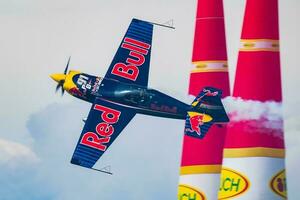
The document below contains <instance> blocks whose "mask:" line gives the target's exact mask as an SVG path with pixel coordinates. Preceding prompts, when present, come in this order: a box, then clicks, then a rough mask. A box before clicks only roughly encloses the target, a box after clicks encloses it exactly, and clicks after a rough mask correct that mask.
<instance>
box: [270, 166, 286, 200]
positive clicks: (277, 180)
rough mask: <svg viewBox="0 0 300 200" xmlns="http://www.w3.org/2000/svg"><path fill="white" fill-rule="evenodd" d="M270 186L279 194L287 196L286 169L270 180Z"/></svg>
mask: <svg viewBox="0 0 300 200" xmlns="http://www.w3.org/2000/svg"><path fill="white" fill-rule="evenodd" d="M270 187H271V189H272V191H273V192H275V193H276V194H277V195H279V196H281V197H283V198H284V199H286V198H287V186H286V178H285V170H284V169H283V170H281V171H280V172H278V173H277V174H276V175H275V176H273V178H272V179H271V181H270Z"/></svg>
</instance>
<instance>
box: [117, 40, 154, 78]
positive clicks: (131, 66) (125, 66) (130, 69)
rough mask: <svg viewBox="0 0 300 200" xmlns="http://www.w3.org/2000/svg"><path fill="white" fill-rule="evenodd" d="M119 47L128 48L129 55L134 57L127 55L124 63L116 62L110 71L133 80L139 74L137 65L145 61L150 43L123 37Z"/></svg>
mask: <svg viewBox="0 0 300 200" xmlns="http://www.w3.org/2000/svg"><path fill="white" fill-rule="evenodd" d="M121 47H122V48H124V49H128V50H130V52H129V55H130V56H131V57H133V58H134V59H133V58H129V57H128V58H127V59H126V63H122V62H119V63H116V64H115V65H114V67H113V69H112V71H111V73H112V74H114V75H116V76H120V77H122V78H125V79H129V80H132V81H135V80H136V79H137V77H138V75H139V68H138V67H139V66H141V65H143V64H144V63H145V55H147V54H148V49H150V47H151V45H150V44H147V43H144V42H141V41H138V40H135V39H132V38H129V37H125V38H124V40H123V43H122V45H121Z"/></svg>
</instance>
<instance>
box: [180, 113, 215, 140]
mask: <svg viewBox="0 0 300 200" xmlns="http://www.w3.org/2000/svg"><path fill="white" fill-rule="evenodd" d="M188 115H189V118H188V120H189V121H188V122H189V124H190V126H188V128H186V129H185V130H186V131H188V132H191V133H193V132H196V134H197V135H199V136H200V135H201V126H202V125H203V124H204V123H207V122H210V121H211V120H212V117H211V116H209V115H207V114H203V113H197V112H188Z"/></svg>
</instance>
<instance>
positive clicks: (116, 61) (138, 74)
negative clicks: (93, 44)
mask: <svg viewBox="0 0 300 200" xmlns="http://www.w3.org/2000/svg"><path fill="white" fill-rule="evenodd" d="M152 32H153V24H151V23H149V22H145V21H141V20H138V19H132V21H131V23H130V25H129V28H128V29H127V32H126V34H125V36H124V38H123V39H122V42H121V44H120V46H119V48H118V50H117V53H116V55H115V56H114V58H113V60H112V63H111V64H110V66H109V69H108V71H107V73H106V75H105V78H111V79H115V80H118V81H121V82H125V83H133V84H137V85H142V86H147V85H148V75H149V65H150V54H151V44H152Z"/></svg>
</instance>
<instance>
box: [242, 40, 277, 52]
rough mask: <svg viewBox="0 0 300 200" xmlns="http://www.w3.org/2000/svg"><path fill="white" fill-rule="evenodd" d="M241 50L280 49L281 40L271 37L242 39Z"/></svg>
mask: <svg viewBox="0 0 300 200" xmlns="http://www.w3.org/2000/svg"><path fill="white" fill-rule="evenodd" d="M240 51H279V41H278V40H271V39H249V40H247V39H242V40H241V43H240Z"/></svg>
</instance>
